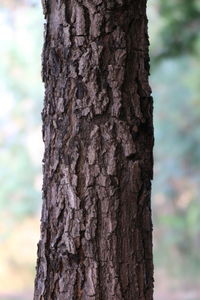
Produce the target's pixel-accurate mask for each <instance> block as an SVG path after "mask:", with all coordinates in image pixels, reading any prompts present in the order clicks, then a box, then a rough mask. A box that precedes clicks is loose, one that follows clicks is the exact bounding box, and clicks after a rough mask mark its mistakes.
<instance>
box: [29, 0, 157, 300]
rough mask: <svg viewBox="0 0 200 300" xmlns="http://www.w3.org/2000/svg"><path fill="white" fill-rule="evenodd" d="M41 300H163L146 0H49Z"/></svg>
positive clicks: (37, 295) (38, 277) (37, 284)
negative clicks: (154, 211)
mask: <svg viewBox="0 0 200 300" xmlns="http://www.w3.org/2000/svg"><path fill="white" fill-rule="evenodd" d="M43 2H44V3H43V5H44V13H45V16H46V19H47V24H46V33H45V44H44V51H43V80H44V83H45V103H44V110H43V134H44V142H45V155H44V170H43V173H44V183H43V211H42V220H41V240H40V242H39V245H38V262H37V275H36V280H35V294H34V300H42V299H43V300H54V299H55V300H57V299H58V300H73V299H91V300H112V299H113V300H115V299H119V300H122V299H124V300H151V299H153V296H152V294H153V274H152V273H153V263H152V222H151V207H150V193H151V179H152V147H153V126H152V98H151V90H150V87H149V84H148V72H149V56H148V35H147V17H146V0H51V1H47V0H44V1H43Z"/></svg>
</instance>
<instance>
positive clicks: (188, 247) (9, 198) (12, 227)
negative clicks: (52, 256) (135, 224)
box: [0, 0, 200, 300]
mask: <svg viewBox="0 0 200 300" xmlns="http://www.w3.org/2000/svg"><path fill="white" fill-rule="evenodd" d="M148 15H149V34H150V41H151V48H150V51H151V69H152V71H151V73H152V74H151V86H152V90H153V96H154V126H155V141H156V143H155V148H154V157H155V168H154V182H153V193H152V203H153V218H154V262H155V300H168V299H170V300H199V299H200V285H199V281H200V280H199V278H200V251H199V249H200V222H199V220H200V145H199V144H200V143H199V136H200V96H199V95H200V83H199V78H200V59H199V58H200V37H199V23H198V22H199V21H198V20H200V5H199V2H198V1H196V0H191V1H186V0H182V2H181V4H180V1H179V0H174V1H172V0H169V1H167V2H166V1H164V0H158V1H149V7H148ZM182 28H184V30H182ZM42 40H43V16H42V11H41V5H40V1H39V0H23V1H18V0H5V1H3V0H2V1H1V2H0V55H1V57H2V58H3V59H2V60H1V61H0V95H1V99H2V100H3V103H5V105H2V107H1V112H0V127H1V130H0V145H1V147H0V164H1V170H0V185H1V189H0V220H1V221H0V300H11V299H15V300H31V299H32V294H33V283H34V276H35V264H36V251H37V242H38V240H39V218H40V211H41V181H42V180H41V160H42V155H43V145H42V139H41V119H40V112H41V110H42V102H43V100H42V99H43V86H42V83H41V77H40V69H41V62H40V56H41V51H42V50H41V49H42Z"/></svg>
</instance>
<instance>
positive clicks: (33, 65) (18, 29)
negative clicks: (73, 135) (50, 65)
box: [0, 0, 43, 300]
mask: <svg viewBox="0 0 200 300" xmlns="http://www.w3.org/2000/svg"><path fill="white" fill-rule="evenodd" d="M42 39H43V17H42V11H41V7H40V2H39V1H17V0H16V1H14V0H10V1H9V0H5V1H1V2H0V57H1V60H0V95H1V110H0V127H1V130H0V145H1V147H0V165H1V168H0V186H1V188H0V299H2V300H8V299H19V300H22V299H26V300H28V299H32V290H33V281H34V279H33V278H34V273H35V263H36V251H37V249H36V248H37V247H36V245H37V242H38V240H39V215H40V208H41V177H42V175H41V160H42V155H43V144H42V139H41V118H40V112H41V109H42V102H43V100H42V99H43V87H42V83H41V76H40V69H41V59H40V57H41V49H42Z"/></svg>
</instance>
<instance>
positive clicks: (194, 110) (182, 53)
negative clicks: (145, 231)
mask: <svg viewBox="0 0 200 300" xmlns="http://www.w3.org/2000/svg"><path fill="white" fill-rule="evenodd" d="M149 19H150V20H149V31H150V40H151V46H150V54H151V66H152V75H151V85H152V90H153V96H154V106H155V107H154V127H155V148H154V158H155V168H154V174H155V175H154V182H153V214H154V228H156V229H155V234H154V235H155V251H154V254H155V256H154V257H155V262H156V263H157V264H158V266H163V267H164V268H166V269H167V270H168V271H171V272H173V273H175V274H176V275H177V276H179V277H186V276H187V280H190V281H195V279H196V278H198V276H197V274H198V275H200V274H199V270H200V252H199V251H198V249H199V247H200V225H199V219H200V171H199V170H200V169H199V168H200V143H199V136H200V84H199V78H200V62H199V57H200V32H199V26H200V2H199V1H195V0H192V1H187V0H174V1H172V0H170V1H164V0H160V1H158V2H156V3H155V2H153V1H152V3H150V1H149Z"/></svg>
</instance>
